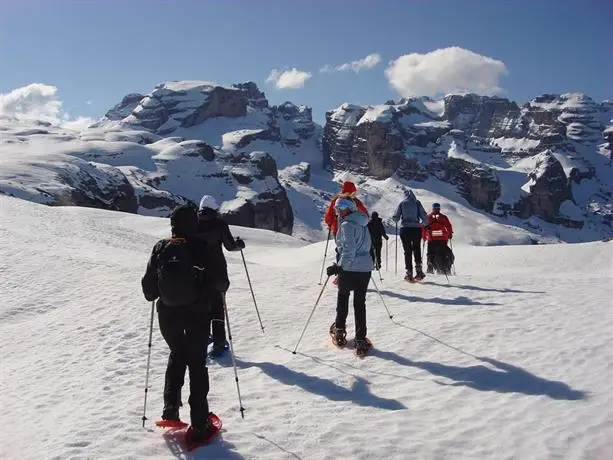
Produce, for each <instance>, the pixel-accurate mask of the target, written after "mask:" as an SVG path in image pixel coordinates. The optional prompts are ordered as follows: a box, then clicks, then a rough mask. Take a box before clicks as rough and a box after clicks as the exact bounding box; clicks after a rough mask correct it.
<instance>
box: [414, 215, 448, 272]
mask: <svg viewBox="0 0 613 460" xmlns="http://www.w3.org/2000/svg"><path fill="white" fill-rule="evenodd" d="M428 223H429V224H430V230H427V229H426V227H422V229H421V233H422V238H423V239H424V240H426V241H427V242H428V256H427V258H428V269H427V271H426V272H427V273H434V270H436V271H438V272H439V273H445V274H449V273H450V272H451V265H452V264H453V254H452V253H451V249H450V248H449V247H448V246H447V241H449V240H450V239H451V238H452V237H453V227H452V226H451V222H450V221H449V218H448V217H447V216H446V215H445V214H443V213H441V205H440V204H439V203H434V204H433V205H432V212H431V213H430V214H428Z"/></svg>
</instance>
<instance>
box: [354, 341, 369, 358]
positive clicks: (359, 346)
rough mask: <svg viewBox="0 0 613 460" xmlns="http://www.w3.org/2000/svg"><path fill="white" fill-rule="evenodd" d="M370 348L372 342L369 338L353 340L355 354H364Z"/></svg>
mask: <svg viewBox="0 0 613 460" xmlns="http://www.w3.org/2000/svg"><path fill="white" fill-rule="evenodd" d="M371 348H372V342H371V341H370V340H369V339H367V338H364V339H356V340H355V354H356V355H357V356H364V355H365V354H366V353H368V350H370V349H371Z"/></svg>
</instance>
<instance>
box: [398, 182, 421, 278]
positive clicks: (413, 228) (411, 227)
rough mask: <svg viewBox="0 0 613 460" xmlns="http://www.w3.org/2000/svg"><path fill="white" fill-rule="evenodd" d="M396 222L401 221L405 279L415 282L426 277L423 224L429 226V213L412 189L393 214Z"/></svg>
mask: <svg viewBox="0 0 613 460" xmlns="http://www.w3.org/2000/svg"><path fill="white" fill-rule="evenodd" d="M392 219H394V222H398V221H400V240H401V241H402V248H403V249H404V266H405V269H406V276H405V277H404V279H405V280H407V281H410V282H413V281H415V280H418V281H419V280H422V279H424V278H425V277H426V275H424V271H423V269H422V265H421V264H422V260H421V226H422V225H424V226H425V227H426V228H429V227H430V226H429V223H428V214H426V210H425V209H424V207H423V205H422V204H421V201H419V200H418V199H417V197H416V196H415V194H414V193H413V191H412V190H407V191H406V192H405V195H404V200H402V201H401V202H400V204H399V205H398V208H396V212H395V213H394V215H393V216H392ZM413 256H414V257H415V277H413Z"/></svg>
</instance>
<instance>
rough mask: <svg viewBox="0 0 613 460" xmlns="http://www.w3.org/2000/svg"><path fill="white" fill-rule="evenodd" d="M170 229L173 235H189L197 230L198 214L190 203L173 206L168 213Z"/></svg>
mask: <svg viewBox="0 0 613 460" xmlns="http://www.w3.org/2000/svg"><path fill="white" fill-rule="evenodd" d="M170 229H171V231H172V235H173V236H189V235H192V234H194V233H196V232H197V231H198V214H196V210H195V209H194V208H193V207H191V206H190V205H187V204H186V205H182V206H179V207H178V208H175V209H174V211H172V214H171V215H170Z"/></svg>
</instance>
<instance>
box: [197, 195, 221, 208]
mask: <svg viewBox="0 0 613 460" xmlns="http://www.w3.org/2000/svg"><path fill="white" fill-rule="evenodd" d="M203 209H212V210H214V211H217V210H219V205H218V204H217V201H216V200H215V198H214V197H212V196H211V195H204V196H203V197H202V199H201V200H200V206H199V207H198V210H199V211H202V210H203Z"/></svg>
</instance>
